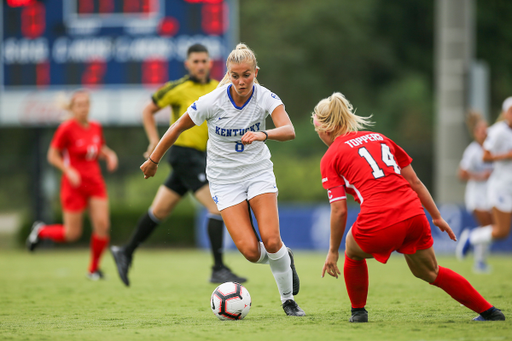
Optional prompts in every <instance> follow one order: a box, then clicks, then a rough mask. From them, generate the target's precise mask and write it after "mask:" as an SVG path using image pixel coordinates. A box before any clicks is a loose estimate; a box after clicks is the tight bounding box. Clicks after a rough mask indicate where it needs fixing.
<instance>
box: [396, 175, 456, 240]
mask: <svg viewBox="0 0 512 341" xmlns="http://www.w3.org/2000/svg"><path fill="white" fill-rule="evenodd" d="M401 173H402V176H403V177H404V178H405V180H407V182H408V183H409V184H410V185H411V187H412V189H413V190H414V191H415V192H416V193H417V194H418V198H419V199H420V201H421V204H422V205H423V207H425V209H426V210H427V211H428V213H430V216H431V217H432V222H433V223H434V225H436V226H437V227H439V229H440V230H441V231H443V232H446V233H448V236H450V239H451V240H454V241H456V240H457V237H455V233H453V231H452V229H451V228H450V225H448V223H447V222H446V221H445V220H444V219H443V218H442V217H441V213H440V212H439V210H438V209H437V206H436V204H435V202H434V199H432V196H431V195H430V192H429V191H428V189H427V188H426V187H425V185H423V182H421V180H420V179H419V178H418V176H417V175H416V172H415V171H414V169H413V168H412V166H411V165H408V166H407V167H404V168H402V171H401Z"/></svg>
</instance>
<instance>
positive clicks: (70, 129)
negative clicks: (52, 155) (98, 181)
mask: <svg viewBox="0 0 512 341" xmlns="http://www.w3.org/2000/svg"><path fill="white" fill-rule="evenodd" d="M104 143H105V141H104V139H103V131H102V128H101V125H100V124H99V123H97V122H89V126H88V127H84V126H82V125H80V124H79V123H78V122H77V121H76V120H74V119H70V120H68V121H66V122H64V123H62V124H61V125H60V126H59V128H57V131H56V132H55V135H53V139H52V142H51V146H52V147H53V148H55V149H58V150H59V151H60V152H61V153H62V156H63V158H64V162H65V163H66V164H68V165H70V166H71V167H73V168H75V169H76V170H77V171H78V172H79V173H80V176H81V177H82V179H87V178H89V179H90V178H98V177H99V178H101V169H100V166H99V164H98V154H99V151H100V150H101V147H102V146H103V144H104Z"/></svg>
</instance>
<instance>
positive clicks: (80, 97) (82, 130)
mask: <svg viewBox="0 0 512 341" xmlns="http://www.w3.org/2000/svg"><path fill="white" fill-rule="evenodd" d="M65 107H66V109H68V110H69V112H70V113H71V118H70V119H69V120H67V121H65V122H64V123H62V124H61V125H60V126H59V128H58V129H57V131H56V132H55V135H54V136H53V139H52V142H51V144H50V148H49V149H48V162H49V163H50V164H51V165H52V166H54V167H55V168H57V169H59V170H61V171H62V181H61V188H60V196H61V203H62V212H63V220H64V224H54V225H46V224H44V223H42V222H35V223H34V225H33V227H32V232H31V233H30V235H29V236H28V238H27V248H28V249H29V250H30V251H33V250H34V249H35V248H36V246H37V245H38V244H39V242H40V241H41V240H42V239H51V240H53V241H55V242H58V243H65V242H73V241H75V240H77V239H78V238H80V236H81V235H82V225H83V214H84V211H85V210H88V211H89V217H90V219H91V224H92V228H93V233H92V236H91V244H90V247H91V262H90V264H89V271H88V272H87V277H88V278H89V279H91V280H98V279H102V278H103V272H102V271H101V270H100V268H99V262H100V259H101V256H102V254H103V251H104V250H105V247H106V246H107V245H108V243H109V240H110V237H109V236H110V216H109V209H108V197H107V189H106V186H105V181H104V180H103V176H102V175H101V169H100V165H99V163H98V160H99V159H105V160H106V162H107V169H108V170H109V171H111V172H113V171H114V170H116V169H117V155H116V153H115V152H114V151H113V150H112V149H110V148H108V147H107V145H106V144H105V139H104V138H103V130H102V128H101V125H100V124H99V123H98V122H94V121H90V120H89V109H90V96H89V93H88V92H87V91H85V90H78V91H75V93H73V95H72V96H71V99H70V101H69V103H67V104H66V105H65Z"/></svg>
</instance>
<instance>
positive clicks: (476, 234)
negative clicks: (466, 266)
mask: <svg viewBox="0 0 512 341" xmlns="http://www.w3.org/2000/svg"><path fill="white" fill-rule="evenodd" d="M469 242H470V243H471V245H476V244H489V243H490V242H492V226H491V225H487V226H484V227H479V228H476V229H473V230H472V231H471V234H470V235H469Z"/></svg>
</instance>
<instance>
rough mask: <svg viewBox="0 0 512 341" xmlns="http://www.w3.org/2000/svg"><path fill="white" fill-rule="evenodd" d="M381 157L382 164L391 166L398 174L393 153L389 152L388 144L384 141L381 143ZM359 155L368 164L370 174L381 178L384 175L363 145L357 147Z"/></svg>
mask: <svg viewBox="0 0 512 341" xmlns="http://www.w3.org/2000/svg"><path fill="white" fill-rule="evenodd" d="M380 145H381V155H380V156H381V159H382V161H383V162H384V164H385V165H386V166H388V167H393V169H394V170H395V173H396V174H400V167H398V165H397V163H396V161H395V157H394V155H393V154H392V153H391V150H390V149H389V146H388V145H387V144H385V143H381V144H380ZM359 155H360V156H361V157H363V158H364V159H365V160H366V162H368V165H370V167H371V169H372V175H373V177H374V178H375V179H378V178H382V177H383V176H385V174H384V171H383V170H382V169H381V168H380V167H379V165H378V164H377V162H376V161H375V159H374V157H373V156H372V155H371V154H370V152H369V151H368V149H366V148H365V147H361V148H359Z"/></svg>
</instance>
